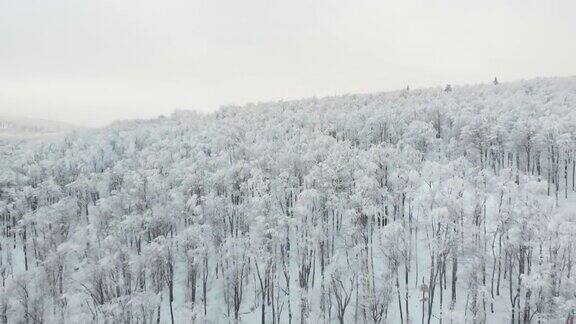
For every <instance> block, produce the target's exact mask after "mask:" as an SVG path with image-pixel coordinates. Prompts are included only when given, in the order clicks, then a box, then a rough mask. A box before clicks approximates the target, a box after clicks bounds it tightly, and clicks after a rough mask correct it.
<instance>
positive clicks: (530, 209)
mask: <svg viewBox="0 0 576 324" xmlns="http://www.w3.org/2000/svg"><path fill="white" fill-rule="evenodd" d="M575 168H576V78H558V79H536V80H531V81H523V82H515V83H508V84H499V85H493V84H490V85H474V86H463V87H453V89H452V91H444V89H442V88H433V89H422V90H411V91H407V90H404V91H398V92H390V93H380V94H367V95H347V96H339V97H328V98H322V99H316V98H313V99H304V100H299V101H285V102H284V101H280V102H272V103H261V104H251V105H247V106H243V107H225V108H222V109H220V110H219V111H218V112H216V113H213V114H208V115H202V114H197V113H192V112H186V111H179V112H176V113H174V114H173V116H171V117H170V118H159V119H154V120H137V121H129V122H119V123H116V124H114V125H111V126H109V127H107V128H104V129H99V130H85V131H83V132H76V133H73V134H71V135H68V136H66V137H65V138H63V139H57V140H54V141H52V142H46V143H30V144H29V145H26V146H24V145H20V146H6V147H4V151H3V152H2V159H0V228H1V231H0V246H1V249H0V277H1V278H0V279H1V280H0V282H1V284H2V285H1V287H0V323H6V322H8V323H24V322H26V323H36V322H45V323H156V322H157V321H159V322H161V323H191V322H195V323H229V322H242V323H260V322H265V323H330V322H336V323H338V322H339V323H393V324H396V323H403V324H404V323H455V324H456V323H510V322H511V320H513V321H514V322H515V323H572V321H574V316H575V311H576V279H575V274H574V273H573V272H574V271H572V270H573V266H574V263H575V262H576V253H575V255H574V258H573V257H572V252H573V251H574V248H575V247H576V239H575V237H576V193H575V191H574V190H575V175H576V174H575Z"/></svg>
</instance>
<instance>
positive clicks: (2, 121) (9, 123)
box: [0, 116, 83, 140]
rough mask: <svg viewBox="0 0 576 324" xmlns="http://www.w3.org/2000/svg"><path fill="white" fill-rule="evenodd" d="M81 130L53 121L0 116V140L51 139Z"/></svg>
mask: <svg viewBox="0 0 576 324" xmlns="http://www.w3.org/2000/svg"><path fill="white" fill-rule="evenodd" d="M82 128H83V127H79V126H76V125H72V124H68V123H64V122H59V121H54V120H47V119H37V118H20V117H5V116H0V140H1V139H32V138H46V137H50V138H52V137H55V136H60V135H63V134H66V133H69V132H71V131H74V130H78V129H82Z"/></svg>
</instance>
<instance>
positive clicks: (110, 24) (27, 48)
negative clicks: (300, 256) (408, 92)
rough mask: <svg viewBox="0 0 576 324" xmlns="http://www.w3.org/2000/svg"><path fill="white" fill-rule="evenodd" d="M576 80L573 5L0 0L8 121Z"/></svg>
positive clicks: (0, 68) (491, 0) (437, 0)
mask: <svg viewBox="0 0 576 324" xmlns="http://www.w3.org/2000/svg"><path fill="white" fill-rule="evenodd" d="M495 75H497V76H498V77H499V79H500V80H502V81H507V80H517V79H522V78H532V77H537V76H565V75H576V1H574V0H549V1H543V0H509V1H506V0H483V1H477V0H474V1H472V0H470V1H466V0H427V1H424V0H420V1H418V0H408V1H407V0H393V1H386V0H379V1H364V0H357V1H352V0H348V1H344V0H316V1H312V0H307V1H304V0H289V1H286V0H282V1H279V0H243V1H241V0H229V1H223V0H165V1H157V0H49V1H47V0H0V115H8V116H22V117H35V118H46V119H54V120H60V121H67V122H72V123H76V124H81V125H91V126H94V125H103V124H106V123H108V122H110V121H112V120H115V119H126V118H136V117H151V116H157V115H159V114H170V113H171V112H172V111H173V110H174V109H196V110H200V111H212V110H214V109H216V108H218V107H219V106H220V105H223V104H232V103H237V104H242V103H246V102H257V101H267V100H278V99H295V98H301V97H309V96H324V95H334V94H344V93H353V92H373V91H381V90H393V89H398V88H401V87H405V86H406V85H407V84H409V85H410V86H411V87H412V88H416V87H426V86H436V85H442V84H446V83H452V84H462V83H484V82H489V81H490V80H491V79H493V77H494V76H495Z"/></svg>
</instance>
